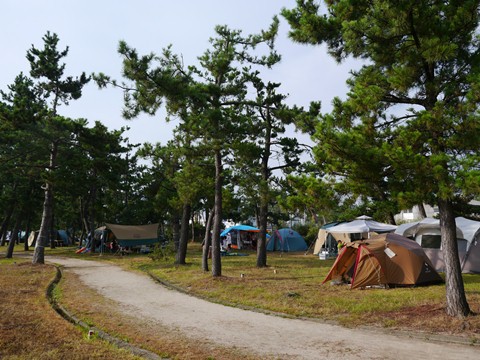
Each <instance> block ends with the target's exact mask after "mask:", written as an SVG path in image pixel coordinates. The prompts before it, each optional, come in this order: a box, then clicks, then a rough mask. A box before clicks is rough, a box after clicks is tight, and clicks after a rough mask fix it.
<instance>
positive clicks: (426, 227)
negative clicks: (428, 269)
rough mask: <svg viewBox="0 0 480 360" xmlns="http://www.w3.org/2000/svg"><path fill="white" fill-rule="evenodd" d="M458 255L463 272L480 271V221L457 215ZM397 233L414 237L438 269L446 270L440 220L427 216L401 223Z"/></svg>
mask: <svg viewBox="0 0 480 360" xmlns="http://www.w3.org/2000/svg"><path fill="white" fill-rule="evenodd" d="M455 223H456V235H457V246H458V256H459V259H460V266H461V269H462V272H463V273H480V222H479V221H474V220H469V219H466V218H464V217H457V218H456V219H455ZM395 233H397V234H400V235H402V236H405V237H408V238H412V239H414V240H415V241H416V242H417V243H418V244H420V245H421V246H422V248H423V249H424V251H425V253H426V254H427V256H428V257H429V258H430V260H431V261H432V263H433V265H434V267H435V269H436V270H437V271H445V262H444V260H443V249H442V244H441V232H440V221H439V220H438V219H432V218H425V219H423V220H421V221H417V222H412V223H406V224H402V225H400V226H399V227H398V228H397V229H396V230H395Z"/></svg>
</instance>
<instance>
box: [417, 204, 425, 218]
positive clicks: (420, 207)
mask: <svg viewBox="0 0 480 360" xmlns="http://www.w3.org/2000/svg"><path fill="white" fill-rule="evenodd" d="M417 207H418V214H419V215H420V219H425V218H426V217H427V212H426V211H425V206H423V203H420V204H418V205H417Z"/></svg>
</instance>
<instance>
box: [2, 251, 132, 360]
mask: <svg viewBox="0 0 480 360" xmlns="http://www.w3.org/2000/svg"><path fill="white" fill-rule="evenodd" d="M55 273H56V270H55V268H54V267H53V266H49V265H31V264H30V263H27V262H24V263H20V262H18V260H17V262H15V263H13V262H8V263H7V262H6V261H2V260H1V259H0V284H1V287H0V299H1V300H2V304H1V306H0V358H1V359H12V360H13V359H107V360H108V359H131V360H133V359H137V357H134V356H132V355H131V354H130V353H127V352H126V351H124V350H119V349H116V348H114V347H113V346H111V345H110V344H107V343H105V342H104V341H101V340H98V339H88V338H87V336H86V334H85V333H84V332H82V330H81V329H79V328H78V327H76V326H74V325H72V324H71V323H69V322H67V321H65V319H63V318H62V317H61V316H60V315H58V314H57V313H56V312H55V311H54V310H53V309H52V307H51V306H50V304H49V302H48V300H47V298H46V293H45V291H46V289H47V286H48V284H49V283H50V281H51V280H52V279H53V278H54V276H55Z"/></svg>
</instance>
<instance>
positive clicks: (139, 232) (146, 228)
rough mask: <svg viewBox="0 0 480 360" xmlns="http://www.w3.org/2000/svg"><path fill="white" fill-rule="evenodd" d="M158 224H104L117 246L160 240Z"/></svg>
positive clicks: (154, 242)
mask: <svg viewBox="0 0 480 360" xmlns="http://www.w3.org/2000/svg"><path fill="white" fill-rule="evenodd" d="M158 226H159V224H158V223H157V224H148V225H118V224H105V227H106V229H108V230H110V231H111V232H112V233H113V235H114V236H115V238H116V241H117V243H118V245H119V246H122V247H135V246H140V245H151V244H156V243H158V242H159V241H160V239H159V237H158Z"/></svg>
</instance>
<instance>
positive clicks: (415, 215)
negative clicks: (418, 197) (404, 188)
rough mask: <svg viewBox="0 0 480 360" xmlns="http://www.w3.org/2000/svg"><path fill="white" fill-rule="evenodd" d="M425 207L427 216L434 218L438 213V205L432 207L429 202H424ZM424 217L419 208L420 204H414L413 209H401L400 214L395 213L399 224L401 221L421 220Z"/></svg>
mask: <svg viewBox="0 0 480 360" xmlns="http://www.w3.org/2000/svg"><path fill="white" fill-rule="evenodd" d="M423 207H424V208H425V212H426V214H427V217H430V218H433V217H436V216H437V215H438V207H437V206H435V207H432V206H430V205H427V204H423ZM421 219H422V217H421V215H420V210H419V209H418V206H416V205H415V206H414V207H413V208H411V209H408V210H402V211H400V214H397V215H395V222H396V223H397V224H401V223H406V222H412V221H418V220H421Z"/></svg>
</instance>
